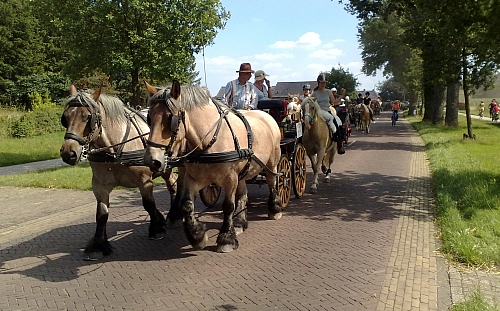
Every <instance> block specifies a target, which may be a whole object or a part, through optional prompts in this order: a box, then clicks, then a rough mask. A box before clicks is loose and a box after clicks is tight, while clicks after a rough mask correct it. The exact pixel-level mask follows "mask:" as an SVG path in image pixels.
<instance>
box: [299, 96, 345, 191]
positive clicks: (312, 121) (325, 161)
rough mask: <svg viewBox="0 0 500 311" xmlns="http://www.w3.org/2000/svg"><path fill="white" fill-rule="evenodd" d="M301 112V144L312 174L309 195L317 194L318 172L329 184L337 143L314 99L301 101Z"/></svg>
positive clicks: (309, 98)
mask: <svg viewBox="0 0 500 311" xmlns="http://www.w3.org/2000/svg"><path fill="white" fill-rule="evenodd" d="M302 110H303V111H302V112H303V115H304V123H305V130H304V134H303V136H302V143H303V144H304V147H305V148H306V153H307V156H308V157H309V160H310V161H311V165H312V169H313V172H314V178H313V182H312V185H311V188H310V193H317V192H318V185H319V172H320V171H324V173H325V174H326V177H325V182H327V183H328V182H330V173H331V172H332V170H331V168H330V167H331V165H332V163H333V160H334V157H335V153H336V152H337V143H336V142H335V141H333V138H332V137H331V135H330V129H329V128H328V125H327V124H326V122H325V119H323V117H322V116H321V113H320V112H321V107H320V106H319V104H318V102H317V101H316V99H315V98H314V97H308V98H305V99H304V100H303V101H302Z"/></svg>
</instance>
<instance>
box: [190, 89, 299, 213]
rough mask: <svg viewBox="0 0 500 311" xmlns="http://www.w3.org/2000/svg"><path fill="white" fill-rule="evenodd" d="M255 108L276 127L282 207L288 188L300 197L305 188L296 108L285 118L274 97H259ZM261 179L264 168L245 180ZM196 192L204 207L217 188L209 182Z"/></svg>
mask: <svg viewBox="0 0 500 311" xmlns="http://www.w3.org/2000/svg"><path fill="white" fill-rule="evenodd" d="M257 108H258V109H259V110H263V111H266V112H267V113H268V114H269V115H271V116H272V117H273V119H274V120H275V121H276V123H277V124H278V126H279V128H280V132H281V141H280V148H281V157H280V161H279V163H278V168H277V172H278V174H279V175H278V177H277V182H276V188H277V191H278V194H279V197H280V204H281V206H282V207H283V208H284V207H286V206H288V203H289V201H290V198H291V191H292V189H293V192H294V194H295V197H297V198H301V197H302V196H303V194H304V192H305V188H306V172H307V171H306V151H305V148H304V145H302V122H301V118H300V111H299V112H297V113H295V114H293V115H291V116H289V118H286V112H285V107H284V105H283V102H282V101H281V100H278V99H269V100H260V101H259V102H258V104H257ZM283 120H286V121H283ZM265 182H266V179H265V175H264V172H262V173H261V174H259V175H256V176H255V177H254V178H253V179H251V180H247V184H263V183H265ZM199 194H200V199H201V201H202V202H203V204H205V205H206V206H207V207H213V206H215V205H216V204H217V202H218V200H219V197H220V194H221V188H220V187H218V186H217V185H215V184H211V185H209V186H207V187H205V188H203V189H201V190H200V192H199Z"/></svg>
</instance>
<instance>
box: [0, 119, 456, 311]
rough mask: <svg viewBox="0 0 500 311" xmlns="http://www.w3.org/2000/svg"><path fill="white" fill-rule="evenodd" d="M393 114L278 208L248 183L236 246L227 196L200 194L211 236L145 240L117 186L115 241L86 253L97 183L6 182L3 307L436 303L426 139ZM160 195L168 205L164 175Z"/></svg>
mask: <svg viewBox="0 0 500 311" xmlns="http://www.w3.org/2000/svg"><path fill="white" fill-rule="evenodd" d="M389 116H390V115H389V114H388V113H383V114H382V117H381V118H380V119H379V120H378V121H377V122H376V123H375V124H373V125H372V133H371V134H370V135H369V136H365V135H362V134H360V133H357V132H356V131H355V130H353V136H352V137H351V141H353V140H355V142H354V143H353V145H352V146H350V147H349V148H348V150H347V152H346V154H345V155H342V156H338V155H337V156H336V160H335V164H334V166H335V169H334V178H333V180H332V183H331V184H324V183H322V184H320V189H319V192H318V193H317V194H315V195H310V194H306V195H305V196H304V197H303V198H302V199H300V200H298V199H292V201H291V203H290V205H289V206H288V207H287V209H286V212H285V213H284V216H283V218H282V219H280V220H277V221H270V220H267V218H266V216H267V210H266V208H265V200H266V198H267V191H266V189H267V188H266V187H265V186H264V187H262V188H259V187H258V186H256V185H250V186H249V193H250V200H251V201H252V204H251V205H250V207H249V220H250V224H249V229H248V230H247V231H246V232H245V233H243V234H242V235H240V236H239V237H238V239H239V242H240V248H239V249H238V250H236V251H234V252H232V253H229V254H218V253H215V252H214V250H215V239H216V235H217V232H218V228H219V227H220V225H221V213H220V212H219V209H217V208H216V209H213V210H205V211H203V210H202V208H201V206H200V204H199V202H198V205H197V206H198V212H199V214H198V215H199V217H200V218H201V220H202V221H203V222H205V223H206V224H207V227H208V228H209V237H210V239H209V243H208V247H207V248H206V249H205V250H201V251H194V250H193V249H192V248H191V247H190V245H189V243H188V242H187V240H186V238H185V235H184V233H183V231H182V229H180V228H178V229H169V231H168V233H167V236H166V238H165V239H163V240H161V241H150V240H148V239H147V228H148V217H147V213H146V212H145V211H144V210H142V207H141V206H140V197H139V196H138V193H137V192H136V191H126V190H120V191H115V192H113V193H112V208H111V210H110V212H111V214H110V218H109V223H108V236H110V240H111V242H112V244H113V246H114V247H115V252H114V253H113V254H112V255H111V256H108V257H106V258H105V259H104V260H101V261H97V262H86V261H83V260H82V259H81V258H82V248H83V247H84V245H85V244H86V241H87V240H88V239H89V238H90V237H91V236H92V234H93V232H94V218H95V215H94V210H95V203H94V199H93V196H92V194H91V193H89V192H76V191H65V190H45V189H43V190H41V189H18V188H9V187H6V188H5V187H4V188H0V203H1V205H2V207H3V213H2V214H1V216H0V219H1V221H0V255H1V257H0V310H33V309H42V310H56V309H59V310H437V309H438V306H437V304H438V299H437V280H436V278H437V277H436V257H435V253H434V250H435V244H434V238H433V233H434V227H433V224H432V218H431V214H430V205H431V200H430V198H429V197H428V195H427V194H426V190H427V188H426V187H428V182H429V180H428V176H427V175H426V174H428V172H427V171H425V170H426V169H427V168H426V165H425V156H424V153H423V149H422V142H421V141H420V140H419V139H418V138H417V137H416V134H415V133H414V132H413V131H411V130H410V129H409V125H408V124H407V123H405V122H404V121H402V122H399V123H398V126H397V127H396V128H392V127H391V126H390V121H389V118H388V117H389ZM422 167H423V171H422ZM310 180H311V178H309V182H310ZM156 197H157V200H158V201H159V203H160V204H161V206H162V207H163V209H165V208H166V206H168V198H167V195H166V191H165V190H164V189H163V187H157V189H156ZM16 213H17V214H16ZM448 291H449V289H448Z"/></svg>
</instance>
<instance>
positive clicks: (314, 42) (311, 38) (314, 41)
mask: <svg viewBox="0 0 500 311" xmlns="http://www.w3.org/2000/svg"><path fill="white" fill-rule="evenodd" d="M297 44H298V45H299V46H301V47H306V48H314V47H317V46H319V45H321V39H320V38H319V34H317V33H315V32H307V33H305V34H303V35H302V36H301V37H300V38H299V41H297Z"/></svg>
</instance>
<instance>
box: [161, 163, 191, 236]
mask: <svg viewBox="0 0 500 311" xmlns="http://www.w3.org/2000/svg"><path fill="white" fill-rule="evenodd" d="M185 173H186V169H185V168H184V167H179V168H178V176H177V179H176V181H175V182H174V183H175V184H177V189H176V195H175V196H174V197H173V200H172V192H170V209H169V211H168V213H167V220H166V225H167V227H169V228H176V227H180V226H181V225H182V217H183V215H182V207H181V204H180V203H181V202H180V201H181V195H180V193H181V189H180V188H181V187H182V185H183V183H184V175H185ZM173 178H174V179H175V176H174V174H170V177H169V180H172V179H173ZM170 183H172V181H170ZM167 187H168V183H167Z"/></svg>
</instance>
